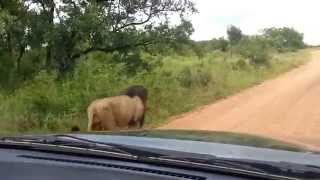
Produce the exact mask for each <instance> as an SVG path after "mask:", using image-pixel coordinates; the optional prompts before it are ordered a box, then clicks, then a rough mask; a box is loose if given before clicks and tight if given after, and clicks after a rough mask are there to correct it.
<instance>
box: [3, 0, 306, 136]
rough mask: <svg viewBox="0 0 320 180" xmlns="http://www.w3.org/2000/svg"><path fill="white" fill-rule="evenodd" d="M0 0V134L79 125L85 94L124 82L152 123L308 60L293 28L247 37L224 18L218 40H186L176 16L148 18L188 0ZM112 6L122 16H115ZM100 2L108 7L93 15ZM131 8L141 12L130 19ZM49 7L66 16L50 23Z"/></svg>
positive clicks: (113, 89) (114, 91)
mask: <svg viewBox="0 0 320 180" xmlns="http://www.w3.org/2000/svg"><path fill="white" fill-rule="evenodd" d="M10 2H11V3H5V2H1V3H0V41H1V43H0V102H1V103H0V132H2V133H18V132H65V131H69V130H70V129H71V127H72V126H74V125H77V126H79V127H80V129H81V130H86V126H87V116H86V108H87V106H88V104H89V103H90V102H91V101H92V100H94V99H96V98H101V97H106V96H113V95H118V94H119V93H120V92H121V91H122V90H124V89H125V88H126V87H128V86H130V85H133V84H141V85H144V86H145V87H147V88H148V90H149V93H150V96H149V101H148V107H149V111H148V113H147V118H146V126H147V127H156V126H158V125H159V124H161V123H164V122H165V121H166V120H167V119H168V117H170V116H173V115H177V114H180V113H183V112H187V111H190V110H192V109H193V108H195V107H198V106H200V105H205V104H208V103H212V102H214V101H215V100H218V99H221V98H224V97H226V96H228V95H231V94H234V93H236V92H239V91H241V90H243V89H245V88H248V87H250V86H253V85H255V84H257V83H260V82H261V81H263V80H266V79H269V78H272V77H274V76H276V75H278V74H280V73H283V72H285V71H288V70H290V69H292V68H294V67H297V66H298V65H300V64H302V63H303V62H304V61H305V60H307V59H308V51H307V50H301V49H303V48H304V43H303V35H302V34H300V33H299V32H297V31H296V30H294V29H292V28H286V27H284V28H267V29H265V30H263V33H261V34H259V35H255V36H248V35H245V34H243V33H242V32H241V29H240V28H238V27H235V26H230V27H228V29H227V35H228V36H227V38H223V37H221V38H218V39H212V40H209V41H201V42H195V41H192V40H190V38H189V37H190V35H191V34H192V32H193V28H192V24H191V23H190V22H189V21H188V20H187V19H185V18H183V16H181V17H182V19H181V23H180V24H179V25H175V26H173V25H170V23H169V21H163V23H162V24H161V23H160V24H159V23H154V21H152V20H153V19H154V18H158V17H163V18H165V17H166V13H164V12H171V13H172V12H176V13H178V14H179V13H182V14H183V13H194V12H196V9H194V4H193V3H192V2H191V1H190V2H189V1H184V2H183V3H181V2H182V1H181V2H180V1H179V2H180V3H179V2H178V1H177V2H176V1H171V0H170V1H169V0H168V1H159V2H158V3H152V2H153V1H145V3H146V4H143V3H139V2H138V1H137V2H136V3H137V4H126V3H120V4H117V3H119V2H122V1H119V2H118V1H110V2H109V3H110V4H104V3H101V4H100V3H89V2H87V1H84V2H85V3H79V4H77V3H76V4H72V3H70V2H71V1H70V2H69V1H66V2H65V3H64V4H63V5H60V6H63V7H60V8H58V7H57V5H55V4H54V2H55V1H40V0H29V1H25V3H21V1H18V0H17V1H10ZM41 2H42V3H41ZM79 2H80V1H79ZM113 3H115V4H113ZM148 3H149V4H148ZM30 4H33V5H34V6H38V9H37V10H34V9H30V7H32V6H30ZM28 5H29V6H28ZM118 5H120V6H121V7H122V8H120V9H119V11H123V12H121V13H124V14H126V15H127V16H124V14H117V13H118V12H119V11H116V10H114V8H116V7H118ZM150 6H152V7H153V8H150ZM110 7H111V8H110ZM52 8H53V9H55V10H54V12H56V13H53V14H51V15H50V13H52V11H50V9H52ZM108 8H110V9H109V10H110V12H109V13H110V14H108V13H105V14H102V15H101V12H105V10H106V9H108ZM111 11H112V13H111ZM141 11H143V12H145V13H147V14H146V15H147V16H148V17H147V19H139V18H140V16H139V12H140V13H141ZM59 12H60V13H61V14H65V15H67V16H65V17H59V21H58V22H54V21H53V16H58V14H59ZM133 17H135V18H133ZM117 18H118V19H117ZM119 18H120V19H119ZM126 18H127V19H126ZM168 20H169V19H168ZM137 25H139V26H143V27H144V28H143V29H141V27H140V28H137V27H136V26H137Z"/></svg>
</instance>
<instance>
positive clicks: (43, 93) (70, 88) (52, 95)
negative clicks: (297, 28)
mask: <svg viewBox="0 0 320 180" xmlns="http://www.w3.org/2000/svg"><path fill="white" fill-rule="evenodd" d="M93 57H94V56H92V57H89V59H87V60H85V61H81V63H79V65H78V67H77V68H76V71H75V74H74V76H73V77H72V78H68V79H66V80H64V81H56V80H55V79H56V75H55V74H54V73H53V74H48V73H45V72H41V73H39V74H38V75H37V76H36V77H35V78H34V79H33V80H30V81H28V82H26V83H25V84H24V85H23V86H22V87H21V88H19V89H17V90H16V91H15V92H14V93H11V94H6V93H0V102H1V104H0V132H1V133H28V132H30V133H37V132H42V133H43V132H67V131H69V130H70V128H71V127H72V126H74V125H78V126H79V127H80V128H81V129H82V130H85V129H86V126H87V116H86V108H87V106H88V105H89V103H90V102H91V101H93V100H94V99H96V98H101V97H106V96H113V95H117V94H119V93H120V92H121V91H122V90H123V89H125V88H126V87H128V86H130V85H132V84H142V85H144V86H146V87H147V88H148V90H149V94H150V97H149V102H148V107H149V109H150V110H149V111H148V113H147V118H146V127H148V128H151V127H156V126H159V125H160V124H162V123H165V122H166V120H167V119H168V118H169V117H170V116H173V115H178V114H181V113H183V112H187V111H190V110H192V109H194V108H196V107H199V106H201V105H205V104H208V103H212V102H214V101H216V100H218V99H221V98H224V97H226V96H229V95H231V94H234V93H237V92H239V91H241V90H243V89H246V88H248V87H250V86H253V85H255V84H257V83H260V82H261V81H263V80H266V79H269V78H273V77H275V76H277V75H279V74H280V73H283V72H285V71H288V70H290V69H292V68H294V67H297V66H298V65H300V64H302V63H303V62H304V61H305V60H307V59H309V52H308V51H307V50H303V51H299V52H295V53H284V54H274V55H273V56H272V57H273V58H272V59H271V60H270V63H269V65H268V66H265V67H256V66H254V65H251V64H249V63H248V62H247V61H246V60H245V59H241V58H240V57H239V56H237V55H233V56H232V57H230V56H229V55H228V53H221V52H213V53H210V54H207V55H206V56H205V57H204V58H202V59H199V58H198V57H196V56H190V57H183V56H170V57H165V58H164V59H163V60H162V62H163V65H162V66H157V67H156V68H155V69H153V70H152V71H151V72H146V71H142V72H139V73H138V74H136V75H134V76H132V75H131V76H130V75H128V74H127V73H126V70H125V67H124V65H122V64H118V65H114V64H113V65H112V64H108V63H105V61H103V59H104V58H99V59H94V58H93ZM105 58H110V57H108V56H106V57H105Z"/></svg>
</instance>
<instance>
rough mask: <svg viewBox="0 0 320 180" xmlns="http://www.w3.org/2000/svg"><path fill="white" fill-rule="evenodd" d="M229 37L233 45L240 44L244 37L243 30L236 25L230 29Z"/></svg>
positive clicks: (228, 30)
mask: <svg viewBox="0 0 320 180" xmlns="http://www.w3.org/2000/svg"><path fill="white" fill-rule="evenodd" d="M227 35H228V39H229V41H230V44H231V45H236V44H238V43H239V42H240V40H241V39H242V37H243V34H242V31H241V29H240V28H238V27H236V26H234V25H230V26H229V27H228V29H227Z"/></svg>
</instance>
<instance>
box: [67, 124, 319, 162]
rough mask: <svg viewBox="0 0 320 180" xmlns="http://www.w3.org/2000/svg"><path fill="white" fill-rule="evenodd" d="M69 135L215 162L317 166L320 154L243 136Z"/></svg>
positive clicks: (165, 132)
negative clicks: (205, 157) (211, 158)
mask: <svg viewBox="0 0 320 180" xmlns="http://www.w3.org/2000/svg"><path fill="white" fill-rule="evenodd" d="M72 135H73V136H77V137H80V138H86V139H90V140H94V141H99V142H104V143H113V144H121V145H129V146H138V147H145V148H155V149H162V150H172V151H181V152H187V153H196V154H205V155H212V156H216V157H219V158H232V159H246V160H255V161H269V162H289V163H295V164H303V165H314V166H320V154H315V153H311V152H308V151H305V150H303V149H302V148H301V147H299V146H295V145H292V144H288V143H284V142H281V141H277V140H273V139H268V138H262V137H256V136H251V135H245V134H235V133H226V132H208V131H168V130H149V131H148V130H146V131H126V132H118V133H103V134H101V133H99V134H72ZM270 148H272V149H270Z"/></svg>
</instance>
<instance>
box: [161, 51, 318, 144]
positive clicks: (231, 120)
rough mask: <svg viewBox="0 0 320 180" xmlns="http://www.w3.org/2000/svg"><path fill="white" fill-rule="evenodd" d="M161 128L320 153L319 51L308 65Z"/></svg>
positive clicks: (313, 55) (173, 120) (179, 118)
mask: <svg viewBox="0 0 320 180" xmlns="http://www.w3.org/2000/svg"><path fill="white" fill-rule="evenodd" d="M161 128H164V129H197V130H216V131H232V132H240V133H248V134H255V135H262V136H267V137H272V138H276V139H281V140H285V141H288V142H293V143H299V144H303V145H306V146H308V147H309V148H312V149H317V150H320V51H314V52H313V53H312V60H311V61H310V62H308V63H307V64H306V65H303V66H300V67H299V68H296V69H294V70H292V71H290V72H288V73H286V74H283V75H281V76H279V77H278V78H276V79H273V80H269V81H266V82H264V83H262V84H260V85H258V86H256V87H253V88H250V89H247V90H245V91H243V92H242V93H239V94H236V95H234V96H231V97H229V98H227V99H224V100H221V101H219V102H217V103H215V104H212V105H208V106H205V107H203V108H201V109H200V110H197V111H194V112H191V113H187V114H185V115H182V116H180V117H178V118H176V119H172V120H171V121H170V123H168V124H167V125H164V126H162V127H161Z"/></svg>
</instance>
